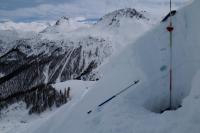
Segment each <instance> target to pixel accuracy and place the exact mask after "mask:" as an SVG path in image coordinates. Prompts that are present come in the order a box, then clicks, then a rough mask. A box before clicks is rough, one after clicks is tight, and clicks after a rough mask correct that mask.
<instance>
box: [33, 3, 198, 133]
mask: <svg viewBox="0 0 200 133" xmlns="http://www.w3.org/2000/svg"><path fill="white" fill-rule="evenodd" d="M199 6H200V2H199V1H198V0H196V1H194V2H193V4H191V5H189V6H188V7H185V8H183V9H181V10H179V11H178V13H177V15H176V16H175V17H173V21H174V26H175V31H174V34H173V37H174V41H173V42H174V43H173V44H174V45H173V46H174V47H173V57H174V58H173V70H174V73H173V106H174V107H175V106H179V105H180V104H182V107H181V108H180V109H178V110H176V111H166V112H164V113H163V114H159V113H157V112H160V111H162V110H163V109H166V108H167V107H168V106H169V91H168V89H169V85H168V84H169V75H168V72H169V68H168V66H169V60H168V59H169V33H168V32H167V31H166V26H167V24H168V23H162V24H160V25H159V26H158V27H156V28H155V29H153V30H151V31H149V32H148V33H146V34H145V35H144V36H143V37H141V38H140V39H139V40H138V41H136V42H135V43H133V44H130V45H129V46H127V47H126V48H125V49H124V50H123V51H122V52H121V53H120V54H119V55H118V56H116V57H115V58H114V59H113V60H112V61H111V62H110V63H109V65H107V66H106V67H104V72H105V73H106V76H104V78H102V80H100V81H99V82H98V83H97V85H96V87H95V88H94V89H92V90H91V91H90V92H89V93H88V94H87V95H86V96H85V98H84V99H83V100H82V101H81V102H80V103H79V104H78V105H77V106H76V107H74V108H73V109H72V110H71V113H69V114H68V113H67V114H65V115H64V116H63V115H60V113H57V114H56V115H54V116H53V117H52V118H51V119H49V121H47V122H45V123H44V124H43V125H41V126H40V127H39V128H38V129H36V130H35V129H34V128H32V129H31V130H32V131H31V130H30V129H29V132H31V133H35V132H37V133H43V132H48V133H54V132H59V133H64V132H66V131H67V132H70V133H90V132H95V133H116V132H117V133H131V132H134V133H145V132H148V133H188V132H192V133H199V130H200V128H199V124H200V123H199V121H200V118H199V111H200V108H199V87H198V86H199V82H198V80H199V73H198V71H199V69H200V63H199V62H200V58H199V57H200V56H199V50H200V45H199V43H200V38H199V37H198V36H199V34H200V30H199V21H200V15H199V14H198V13H197V12H198V11H199ZM163 66H165V67H166V69H162V68H163ZM135 80H140V82H139V84H138V85H135V86H133V87H131V88H130V89H129V91H128V92H126V93H124V94H122V95H120V96H119V97H117V98H115V99H114V100H112V101H111V102H110V103H108V104H106V105H105V106H103V107H102V108H99V109H97V110H95V107H96V106H97V105H99V104H100V103H101V102H103V101H104V100H106V99H107V98H109V97H111V96H112V95H113V94H116V93H117V92H119V91H120V90H122V89H123V88H125V87H126V86H128V85H129V84H130V83H132V82H133V81H135ZM191 89H192V90H191ZM188 95H189V96H188ZM186 96H188V97H187V98H186V99H185V100H184V101H183V102H182V99H183V98H185V97H186ZM90 109H94V112H92V113H91V114H90V115H88V114H87V112H88V111H89V110H90ZM62 111H63V110H62ZM77 127H78V128H77Z"/></svg>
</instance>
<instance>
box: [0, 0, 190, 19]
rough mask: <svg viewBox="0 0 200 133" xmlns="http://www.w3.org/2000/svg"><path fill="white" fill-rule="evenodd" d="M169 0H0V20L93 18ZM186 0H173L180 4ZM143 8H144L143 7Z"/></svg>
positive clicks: (160, 3) (164, 3)
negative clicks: (65, 17)
mask: <svg viewBox="0 0 200 133" xmlns="http://www.w3.org/2000/svg"><path fill="white" fill-rule="evenodd" d="M168 1H169V0H0V21H2V20H14V21H34V20H44V19H45V20H47V19H56V18H59V17H60V16H70V17H78V16H83V17H87V18H95V17H100V16H101V15H104V14H105V13H106V12H109V11H112V10H115V9H118V8H124V7H133V8H136V9H137V8H138V9H140V10H145V9H146V7H148V8H149V9H150V8H151V6H155V5H161V6H163V7H164V6H167V5H166V4H167V3H168ZM184 1H187V0H173V2H174V3H176V5H177V4H180V3H183V2H184ZM144 8H145V9H144ZM152 8H153V7H152Z"/></svg>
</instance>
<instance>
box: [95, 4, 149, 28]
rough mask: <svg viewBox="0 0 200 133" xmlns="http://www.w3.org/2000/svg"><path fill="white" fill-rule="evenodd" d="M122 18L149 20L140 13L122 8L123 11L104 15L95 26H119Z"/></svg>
mask: <svg viewBox="0 0 200 133" xmlns="http://www.w3.org/2000/svg"><path fill="white" fill-rule="evenodd" d="M123 18H128V19H137V20H139V19H146V20H149V19H148V18H146V17H145V16H144V15H143V14H142V13H140V12H138V11H137V10H136V9H133V8H124V9H119V10H116V11H113V12H111V13H108V14H106V15H105V16H103V17H102V18H100V20H99V21H98V22H97V25H99V24H100V25H101V24H102V23H103V24H105V25H108V26H113V25H116V26H119V25H120V21H121V19H123Z"/></svg>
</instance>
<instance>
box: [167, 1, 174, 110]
mask: <svg viewBox="0 0 200 133" xmlns="http://www.w3.org/2000/svg"><path fill="white" fill-rule="evenodd" d="M171 4H172V3H171V0H170V23H169V26H168V27H167V30H168V32H169V37H170V39H169V41H170V79H169V80H170V81H169V91H170V94H169V95H170V98H169V109H172V87H173V83H172V82H173V81H172V79H173V69H172V63H173V46H172V32H173V30H174V27H173V25H172V13H171V12H172V5H171Z"/></svg>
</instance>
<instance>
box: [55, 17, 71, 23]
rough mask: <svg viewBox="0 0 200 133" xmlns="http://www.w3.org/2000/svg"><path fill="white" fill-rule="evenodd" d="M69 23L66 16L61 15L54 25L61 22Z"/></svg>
mask: <svg viewBox="0 0 200 133" xmlns="http://www.w3.org/2000/svg"><path fill="white" fill-rule="evenodd" d="M65 22H67V23H69V18H68V17H66V16H63V17H61V18H60V19H59V20H57V21H56V23H55V25H61V24H62V23H65Z"/></svg>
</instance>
